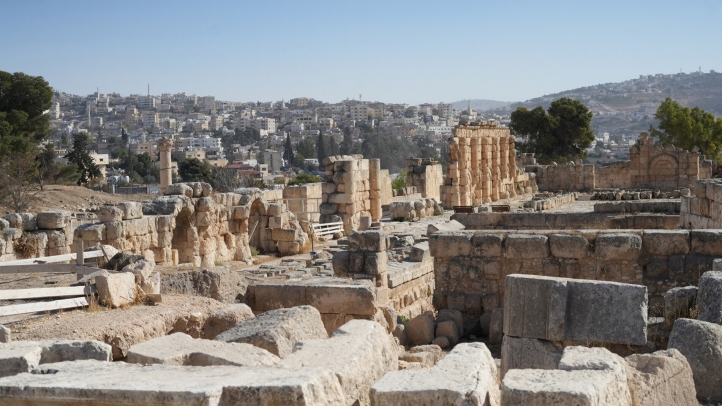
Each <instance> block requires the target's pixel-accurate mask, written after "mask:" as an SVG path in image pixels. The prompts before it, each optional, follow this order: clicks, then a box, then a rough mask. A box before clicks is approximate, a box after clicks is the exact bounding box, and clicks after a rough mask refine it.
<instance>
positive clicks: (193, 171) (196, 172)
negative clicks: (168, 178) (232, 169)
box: [178, 158, 212, 182]
mask: <svg viewBox="0 0 722 406" xmlns="http://www.w3.org/2000/svg"><path fill="white" fill-rule="evenodd" d="M178 174H179V175H180V177H181V178H183V181H185V182H210V180H211V178H212V173H211V166H210V165H209V164H208V162H204V161H201V160H200V159H198V158H188V159H186V160H185V161H183V162H180V163H178Z"/></svg>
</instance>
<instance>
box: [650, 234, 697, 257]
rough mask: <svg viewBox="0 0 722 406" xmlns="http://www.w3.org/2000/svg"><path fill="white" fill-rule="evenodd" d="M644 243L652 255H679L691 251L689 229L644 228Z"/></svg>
mask: <svg viewBox="0 0 722 406" xmlns="http://www.w3.org/2000/svg"><path fill="white" fill-rule="evenodd" d="M642 245H643V246H644V249H645V250H646V251H647V252H648V253H650V254H652V255H679V254H687V253H689V245H690V241H689V231H687V230H644V234H642Z"/></svg>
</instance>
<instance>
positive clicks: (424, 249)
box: [409, 241, 431, 262]
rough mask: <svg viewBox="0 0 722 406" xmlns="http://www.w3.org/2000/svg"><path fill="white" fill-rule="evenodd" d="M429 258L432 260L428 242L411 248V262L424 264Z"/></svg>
mask: <svg viewBox="0 0 722 406" xmlns="http://www.w3.org/2000/svg"><path fill="white" fill-rule="evenodd" d="M429 258H431V251H430V250H429V243H428V241H424V242H420V243H418V244H414V245H413V246H412V247H411V252H410V253H409V259H410V260H412V261H416V262H424V261H426V260H427V259H429Z"/></svg>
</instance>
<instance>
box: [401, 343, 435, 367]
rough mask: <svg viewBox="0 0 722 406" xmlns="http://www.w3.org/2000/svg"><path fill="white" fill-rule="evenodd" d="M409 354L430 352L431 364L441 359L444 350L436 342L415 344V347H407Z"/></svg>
mask: <svg viewBox="0 0 722 406" xmlns="http://www.w3.org/2000/svg"><path fill="white" fill-rule="evenodd" d="M408 353H409V354H419V353H425V354H431V355H432V358H433V363H432V365H434V364H436V363H437V362H439V361H441V359H442V358H444V352H443V351H441V347H440V346H438V345H436V344H429V345H417V346H416V347H411V348H409V352H408Z"/></svg>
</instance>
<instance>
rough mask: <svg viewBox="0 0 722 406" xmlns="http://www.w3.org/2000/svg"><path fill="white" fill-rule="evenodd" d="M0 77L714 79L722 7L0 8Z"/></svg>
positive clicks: (324, 96) (400, 94)
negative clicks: (686, 75)
mask: <svg viewBox="0 0 722 406" xmlns="http://www.w3.org/2000/svg"><path fill="white" fill-rule="evenodd" d="M0 15H2V16H3V19H2V20H3V22H2V24H0V38H2V40H0V70H4V71H10V72H16V71H22V72H25V73H28V74H31V75H41V76H43V77H45V78H46V79H47V80H48V82H50V84H51V85H52V86H53V87H54V88H56V89H57V90H60V91H65V92H69V93H75V94H82V95H84V94H90V93H92V92H94V91H95V88H96V87H99V88H100V91H101V92H102V93H107V92H113V91H115V92H120V93H121V94H123V95H126V94H129V93H145V92H146V86H147V84H148V83H150V85H151V93H153V94H160V93H175V92H181V91H185V92H186V93H188V94H192V93H196V94H198V95H214V96H216V98H217V99H221V100H234V101H256V100H261V101H275V100H280V99H282V98H284V99H286V100H288V99H290V98H293V97H300V96H306V97H313V98H316V99H320V100H324V101H328V102H338V101H340V100H342V99H345V98H347V97H349V98H358V96H359V94H363V99H364V100H378V101H385V102H399V103H400V102H405V103H411V104H418V103H423V102H433V103H438V102H440V101H445V102H452V101H457V100H461V99H466V98H481V99H493V100H506V101H512V100H513V101H516V100H526V99H530V98H533V97H537V96H541V95H543V94H549V93H555V92H558V91H562V90H568V89H572V88H576V87H580V86H587V85H594V84H598V83H605V82H615V81H622V80H626V79H631V78H636V77H638V75H640V74H654V73H676V72H679V70H680V68H681V69H682V70H683V71H685V72H690V71H694V70H697V69H698V67H699V66H701V67H702V70H703V71H705V72H707V71H709V70H710V69H714V70H716V71H722V52H720V50H721V44H720V40H721V39H722V2H720V1H718V0H714V1H703V0H699V1H698V0H692V1H679V0H675V1H666V0H657V1H635V0H631V1H630V0H627V1H614V0H611V1H610V0H603V1H596V2H591V1H585V0H573V1H538V0H537V1H528V2H527V1H513V0H507V1H494V2H492V1H481V0H477V1H468V2H461V1H444V0H436V1H393V0H387V1H347V0H336V1H272V0H257V1H219V2H212V1H177V0H176V1H157V0H145V1H134V0H128V1H73V0H62V1H57V0H53V1H33V0H27V1H12V0H0Z"/></svg>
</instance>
